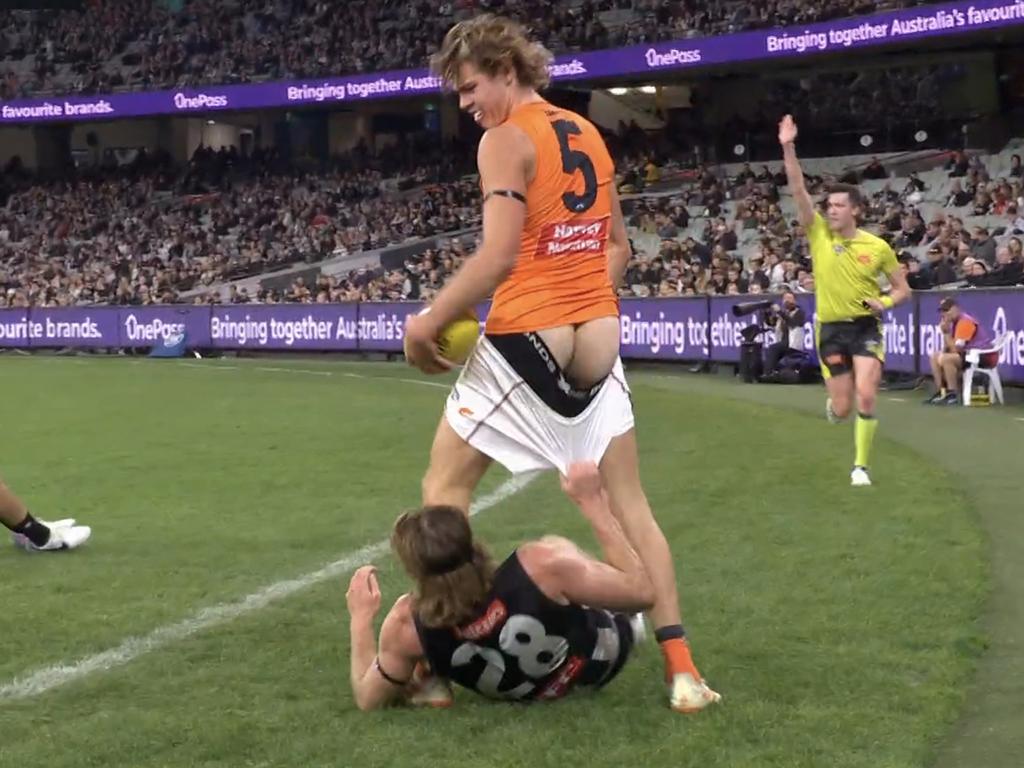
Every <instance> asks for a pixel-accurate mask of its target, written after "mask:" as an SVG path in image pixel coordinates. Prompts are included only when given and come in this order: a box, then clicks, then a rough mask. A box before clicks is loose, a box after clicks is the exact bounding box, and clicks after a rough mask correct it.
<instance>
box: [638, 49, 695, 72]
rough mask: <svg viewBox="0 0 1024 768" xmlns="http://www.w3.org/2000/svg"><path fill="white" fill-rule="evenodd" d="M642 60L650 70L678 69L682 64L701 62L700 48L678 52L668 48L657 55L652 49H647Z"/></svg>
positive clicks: (678, 50)
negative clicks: (662, 68) (659, 68)
mask: <svg viewBox="0 0 1024 768" xmlns="http://www.w3.org/2000/svg"><path fill="white" fill-rule="evenodd" d="M644 60H645V61H646V62H647V66H648V67H650V68H651V69H657V68H658V67H678V66H681V65H683V64H699V63H700V61H701V53H700V48H690V49H688V50H685V51H683V50H680V49H678V48H669V49H668V50H667V51H665V52H664V53H659V52H658V51H656V50H655V49H654V48H648V49H647V53H645V54H644Z"/></svg>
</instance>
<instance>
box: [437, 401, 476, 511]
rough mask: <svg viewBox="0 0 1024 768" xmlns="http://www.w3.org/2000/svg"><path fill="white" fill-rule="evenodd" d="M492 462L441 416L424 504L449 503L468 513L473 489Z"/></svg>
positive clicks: (474, 489)
mask: <svg viewBox="0 0 1024 768" xmlns="http://www.w3.org/2000/svg"><path fill="white" fill-rule="evenodd" d="M490 466H491V458H490V457H489V456H486V455H485V454H483V453H481V452H480V451H478V450H477V449H476V448H474V447H473V446H472V445H470V444H469V443H467V442H466V441H465V440H463V439H462V438H461V437H459V435H458V434H456V432H455V430H454V429H452V428H451V425H450V424H449V423H448V419H447V418H445V417H444V416H442V417H441V422H440V424H438V425H437V431H436V432H435V433H434V443H433V445H431V447H430V465H429V466H428V467H427V471H426V474H424V476H423V489H422V490H423V505H424V506H433V505H438V504H447V505H450V506H453V507H458V508H459V509H461V510H464V511H465V512H466V514H469V505H470V502H471V501H472V500H473V493H474V491H476V487H477V486H478V485H479V484H480V480H482V479H483V476H484V474H485V473H486V472H487V468H488V467H490Z"/></svg>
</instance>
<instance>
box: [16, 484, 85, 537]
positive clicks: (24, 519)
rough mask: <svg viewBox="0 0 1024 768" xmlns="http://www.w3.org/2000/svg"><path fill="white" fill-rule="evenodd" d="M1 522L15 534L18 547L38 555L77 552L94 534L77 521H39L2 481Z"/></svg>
mask: <svg viewBox="0 0 1024 768" xmlns="http://www.w3.org/2000/svg"><path fill="white" fill-rule="evenodd" d="M0 523H3V524H4V527H6V528H7V529H8V530H10V531H11V533H12V535H13V538H14V543H15V544H16V545H17V546H19V547H22V548H23V549H27V550H31V551H37V552H42V551H57V550H61V549H74V548H76V547H79V546H81V545H82V544H84V543H85V542H86V540H88V538H89V536H90V535H91V534H92V529H91V528H89V526H86V525H75V521H74V520H70V519H68V520H56V521H54V522H52V523H49V522H45V521H42V520H36V519H35V518H34V517H32V515H31V514H30V513H29V511H28V508H27V507H26V506H25V504H24V503H23V502H22V501H21V499H19V498H18V497H17V496H15V495H14V492H13V491H12V490H11V489H10V488H8V487H7V486H6V485H5V484H4V482H3V480H0Z"/></svg>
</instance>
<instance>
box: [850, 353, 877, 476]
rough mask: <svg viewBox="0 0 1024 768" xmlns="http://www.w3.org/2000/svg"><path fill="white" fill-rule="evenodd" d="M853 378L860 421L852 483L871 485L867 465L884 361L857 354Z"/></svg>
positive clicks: (855, 439)
mask: <svg viewBox="0 0 1024 768" xmlns="http://www.w3.org/2000/svg"><path fill="white" fill-rule="evenodd" d="M853 377H854V381H855V383H856V390H857V422H856V427H855V429H854V445H855V448H856V456H855V458H854V461H853V471H852V472H851V473H850V484H851V485H871V477H870V476H869V475H868V464H869V460H870V458H871V444H872V443H873V442H874V440H875V432H876V431H877V430H878V419H877V418H875V401H876V399H877V397H878V385H879V384H880V383H881V381H882V361H881V360H879V359H878V358H877V357H874V356H872V355H855V356H854V358H853Z"/></svg>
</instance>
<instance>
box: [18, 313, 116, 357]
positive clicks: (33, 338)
mask: <svg viewBox="0 0 1024 768" xmlns="http://www.w3.org/2000/svg"><path fill="white" fill-rule="evenodd" d="M28 333H29V345H30V346H33V347H86V348H88V347H116V346H117V345H118V342H119V339H118V333H117V311H116V310H115V311H113V312H111V311H110V310H109V309H107V308H105V307H89V308H85V307H82V308H79V307H52V308H39V309H33V310H32V311H31V312H30V313H29V318H28Z"/></svg>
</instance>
